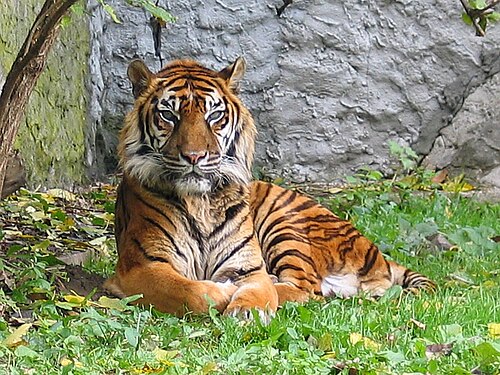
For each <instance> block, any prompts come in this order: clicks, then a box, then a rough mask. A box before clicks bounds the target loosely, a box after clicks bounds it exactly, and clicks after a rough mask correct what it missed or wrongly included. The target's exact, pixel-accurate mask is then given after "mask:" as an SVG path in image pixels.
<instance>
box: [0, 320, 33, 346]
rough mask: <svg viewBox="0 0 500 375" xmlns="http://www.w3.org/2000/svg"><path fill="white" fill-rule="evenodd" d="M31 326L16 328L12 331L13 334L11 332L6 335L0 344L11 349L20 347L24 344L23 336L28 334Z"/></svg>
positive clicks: (29, 324)
mask: <svg viewBox="0 0 500 375" xmlns="http://www.w3.org/2000/svg"><path fill="white" fill-rule="evenodd" d="M32 325H33V324H32V323H25V324H22V325H21V326H19V327H17V328H16V329H15V330H14V332H12V333H11V334H10V335H8V336H7V337H6V338H5V339H4V340H3V341H2V343H3V344H4V345H5V346H8V347H11V348H13V347H16V346H18V345H21V344H22V343H23V342H24V340H23V336H24V335H26V334H27V333H28V331H29V329H30V328H31V326H32Z"/></svg>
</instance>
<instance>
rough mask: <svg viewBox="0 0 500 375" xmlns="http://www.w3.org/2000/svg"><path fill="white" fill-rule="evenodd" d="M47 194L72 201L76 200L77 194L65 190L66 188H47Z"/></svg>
mask: <svg viewBox="0 0 500 375" xmlns="http://www.w3.org/2000/svg"><path fill="white" fill-rule="evenodd" d="M46 194H47V195H49V196H52V197H55V198H60V199H64V200H66V201H70V202H72V201H74V200H76V195H75V194H73V193H71V192H69V191H67V190H64V189H49V190H47V193H46Z"/></svg>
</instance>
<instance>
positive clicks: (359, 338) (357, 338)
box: [349, 332, 380, 351]
mask: <svg viewBox="0 0 500 375" xmlns="http://www.w3.org/2000/svg"><path fill="white" fill-rule="evenodd" d="M349 341H350V343H351V344H352V345H356V344H357V343H358V342H361V343H363V346H364V347H365V348H366V349H370V350H373V351H378V350H379V349H380V344H379V343H377V342H375V341H373V340H372V339H370V338H368V337H363V335H361V334H360V333H358V332H353V333H351V334H350V335H349Z"/></svg>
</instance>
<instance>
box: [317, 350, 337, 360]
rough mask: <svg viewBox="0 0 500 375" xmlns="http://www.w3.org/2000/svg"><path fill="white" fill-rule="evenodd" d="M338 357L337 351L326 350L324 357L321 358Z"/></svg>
mask: <svg viewBox="0 0 500 375" xmlns="http://www.w3.org/2000/svg"><path fill="white" fill-rule="evenodd" d="M336 357H337V353H335V352H333V351H332V352H326V353H325V354H324V355H323V356H322V357H321V359H334V358H336Z"/></svg>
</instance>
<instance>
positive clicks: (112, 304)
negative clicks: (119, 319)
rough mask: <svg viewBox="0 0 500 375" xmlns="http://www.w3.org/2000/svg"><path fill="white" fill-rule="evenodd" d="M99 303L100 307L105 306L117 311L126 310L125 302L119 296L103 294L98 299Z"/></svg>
mask: <svg viewBox="0 0 500 375" xmlns="http://www.w3.org/2000/svg"><path fill="white" fill-rule="evenodd" d="M97 304H98V305H99V306H100V307H104V308H107V309H115V310H117V311H123V310H125V307H124V303H123V302H122V301H121V300H120V299H118V298H109V297H106V296H102V297H101V298H99V300H98V301H97Z"/></svg>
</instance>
